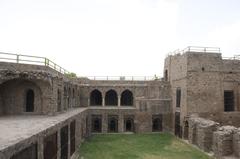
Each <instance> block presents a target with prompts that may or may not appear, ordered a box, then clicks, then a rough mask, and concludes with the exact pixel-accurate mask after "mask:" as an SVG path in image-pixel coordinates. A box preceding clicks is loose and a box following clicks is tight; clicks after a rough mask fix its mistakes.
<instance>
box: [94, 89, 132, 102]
mask: <svg viewBox="0 0 240 159" xmlns="http://www.w3.org/2000/svg"><path fill="white" fill-rule="evenodd" d="M89 104H90V106H105V105H106V106H120V105H121V106H133V93H132V92H131V91H130V90H124V91H123V92H122V93H121V96H118V94H117V92H116V91H115V90H113V89H110V90H108V91H107V92H106V93H105V96H103V95H102V93H101V92H100V91H99V90H97V89H94V90H93V91H91V93H90V103H89Z"/></svg>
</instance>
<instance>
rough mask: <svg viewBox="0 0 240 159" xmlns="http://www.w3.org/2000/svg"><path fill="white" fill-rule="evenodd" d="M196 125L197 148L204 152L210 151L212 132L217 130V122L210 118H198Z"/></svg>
mask: <svg viewBox="0 0 240 159" xmlns="http://www.w3.org/2000/svg"><path fill="white" fill-rule="evenodd" d="M196 126H197V129H196V130H197V132H196V133H197V144H198V146H199V148H201V149H202V150H204V151H206V152H210V151H212V145H213V132H214V131H216V130H217V128H218V126H219V124H218V123H216V122H214V121H211V120H206V119H203V118H199V121H198V122H197V125H196Z"/></svg>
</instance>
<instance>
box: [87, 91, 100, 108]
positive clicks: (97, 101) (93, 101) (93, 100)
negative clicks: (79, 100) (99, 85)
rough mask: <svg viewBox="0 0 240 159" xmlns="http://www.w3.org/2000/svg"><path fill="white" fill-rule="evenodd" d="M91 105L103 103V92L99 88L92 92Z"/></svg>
mask: <svg viewBox="0 0 240 159" xmlns="http://www.w3.org/2000/svg"><path fill="white" fill-rule="evenodd" d="M90 105H94V106H96V105H102V93H101V92H100V91H99V90H93V91H92V92H91V93H90Z"/></svg>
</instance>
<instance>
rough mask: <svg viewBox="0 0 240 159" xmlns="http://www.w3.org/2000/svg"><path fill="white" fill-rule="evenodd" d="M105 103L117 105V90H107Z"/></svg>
mask: <svg viewBox="0 0 240 159" xmlns="http://www.w3.org/2000/svg"><path fill="white" fill-rule="evenodd" d="M105 104H106V105H108V106H117V105H118V97H117V92H116V91H114V90H112V89H111V90H109V91H107V93H106V95H105Z"/></svg>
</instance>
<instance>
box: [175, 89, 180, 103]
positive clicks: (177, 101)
mask: <svg viewBox="0 0 240 159" xmlns="http://www.w3.org/2000/svg"><path fill="white" fill-rule="evenodd" d="M180 105H181V89H180V88H177V90H176V107H180Z"/></svg>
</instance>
